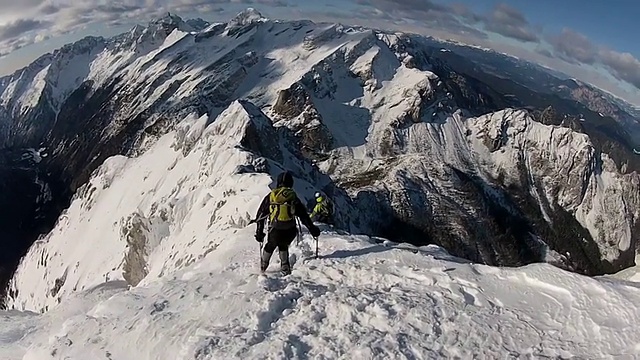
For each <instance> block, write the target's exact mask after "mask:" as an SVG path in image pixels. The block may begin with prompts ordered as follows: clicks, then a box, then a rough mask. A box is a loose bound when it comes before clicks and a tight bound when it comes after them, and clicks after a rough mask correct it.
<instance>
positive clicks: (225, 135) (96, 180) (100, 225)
mask: <svg viewBox="0 0 640 360" xmlns="http://www.w3.org/2000/svg"><path fill="white" fill-rule="evenodd" d="M210 122H212V123H211V125H209V126H208V127H206V125H207V124H208V123H210ZM256 133H260V134H262V135H266V134H271V136H269V137H270V138H271V141H272V143H262V141H263V140H262V139H261V138H259V137H256V136H255V134H256ZM279 136H280V135H278V134H277V132H276V129H274V128H273V127H272V125H271V122H270V121H269V120H268V118H266V117H265V116H264V115H263V114H262V113H261V112H260V111H259V110H257V109H256V108H255V107H253V105H251V104H250V103H247V102H235V103H233V104H232V105H231V106H230V107H229V108H228V109H227V110H225V111H224V112H223V113H222V114H220V116H219V117H218V119H217V120H216V121H209V119H208V118H207V117H206V116H204V117H201V118H196V117H195V116H192V117H189V118H187V119H185V120H184V121H183V122H182V123H181V124H180V127H179V128H178V129H176V130H175V131H173V132H171V133H169V134H167V135H165V136H164V137H162V138H161V139H160V140H159V141H158V142H157V143H156V144H155V145H154V146H153V147H152V148H151V149H150V150H149V151H147V152H146V153H145V154H144V155H142V156H140V157H138V158H126V157H123V156H115V157H112V158H110V159H108V160H107V161H105V163H104V164H103V165H102V166H101V167H100V168H99V169H98V170H97V171H96V173H95V174H94V177H93V178H92V179H91V181H90V182H89V183H88V184H87V185H85V186H84V187H83V188H81V189H80V191H79V192H78V194H76V197H75V200H74V201H73V203H72V204H71V206H70V208H69V209H68V210H67V211H65V213H64V214H63V215H62V216H61V217H60V219H59V221H58V223H57V225H56V227H55V228H54V230H53V231H51V232H50V233H49V234H48V235H47V236H46V237H45V238H43V239H42V240H39V241H37V242H36V243H35V244H34V245H33V246H32V248H31V249H30V251H29V253H28V254H27V256H26V257H25V258H24V259H23V261H22V262H21V265H20V267H19V269H18V271H17V273H16V275H15V277H14V279H13V281H12V284H11V289H10V291H9V292H10V295H11V296H10V299H11V300H9V303H8V304H9V306H10V307H12V308H19V309H30V310H34V311H45V310H47V309H48V308H50V307H51V306H53V305H55V304H57V303H59V302H61V301H63V300H65V299H66V298H67V297H68V296H69V295H70V294H71V293H73V292H75V291H80V290H83V289H87V288H90V287H93V286H96V285H98V284H100V283H103V282H105V281H111V280H126V281H127V282H128V283H129V284H131V285H137V284H138V283H140V282H142V283H145V282H147V281H151V280H153V279H155V278H158V277H161V276H163V275H166V274H169V273H171V272H173V271H175V270H176V269H181V268H183V267H185V266H187V265H189V264H192V263H193V262H194V261H196V260H199V259H201V258H203V257H204V256H206V254H208V253H209V252H211V251H213V250H215V248H216V247H217V246H218V245H219V244H220V242H221V241H222V240H223V239H225V238H227V237H229V236H230V234H233V233H234V232H235V231H237V229H240V228H243V227H244V226H245V225H246V224H247V223H248V222H249V220H250V219H251V218H252V216H253V215H254V214H255V211H256V209H257V205H258V204H259V202H260V201H261V197H260V196H259V195H260V194H263V193H265V191H266V189H267V186H268V185H269V184H270V183H271V178H270V177H269V176H268V173H267V174H265V173H262V174H260V173H253V172H254V171H256V168H258V169H261V170H262V171H267V172H268V171H272V172H273V173H272V174H271V175H273V176H275V175H277V173H278V172H279V171H280V170H278V169H279V166H281V165H278V164H273V163H270V161H269V160H266V159H265V158H260V157H259V156H258V155H256V154H257V153H258V152H260V150H264V153H265V154H270V155H271V157H272V158H274V159H281V161H280V163H281V164H286V165H287V168H288V169H291V170H294V171H295V169H296V168H297V167H301V170H300V172H301V173H308V174H312V171H311V170H310V168H305V167H304V162H303V161H301V160H297V159H296V158H295V157H294V155H292V154H290V153H289V152H288V150H287V149H286V147H282V148H281V149H277V148H273V147H274V145H275V146H277V144H278V143H279V142H280V140H279ZM269 152H270V153H269ZM245 172H249V173H250V174H249V175H243V174H244V173H245ZM297 186H298V188H299V190H300V191H303V192H301V195H302V194H306V195H309V194H311V193H312V191H316V190H317V189H315V188H313V187H312V186H311V185H309V184H305V183H304V182H302V181H300V183H299V184H297ZM307 198H309V197H308V196H307ZM203 231H204V233H203ZM88 259H91V260H88Z"/></svg>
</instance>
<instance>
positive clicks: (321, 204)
mask: <svg viewBox="0 0 640 360" xmlns="http://www.w3.org/2000/svg"><path fill="white" fill-rule="evenodd" d="M315 198H316V205H315V206H314V208H313V211H312V212H311V219H312V220H313V221H319V222H322V223H325V224H333V205H332V204H331V203H330V202H329V200H328V199H327V198H326V197H324V196H322V194H320V193H319V192H317V193H316V194H315Z"/></svg>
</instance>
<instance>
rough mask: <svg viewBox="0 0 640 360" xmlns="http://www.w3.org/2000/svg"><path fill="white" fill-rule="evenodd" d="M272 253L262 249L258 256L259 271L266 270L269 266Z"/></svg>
mask: <svg viewBox="0 0 640 360" xmlns="http://www.w3.org/2000/svg"><path fill="white" fill-rule="evenodd" d="M271 255H272V253H269V252H266V251H264V252H263V253H262V256H261V257H260V272H265V271H267V268H268V267H269V260H271Z"/></svg>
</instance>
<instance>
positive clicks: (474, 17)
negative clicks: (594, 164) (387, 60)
mask: <svg viewBox="0 0 640 360" xmlns="http://www.w3.org/2000/svg"><path fill="white" fill-rule="evenodd" d="M249 6H251V7H255V8H257V9H258V10H259V11H260V12H262V13H263V14H264V15H265V16H267V17H270V18H279V19H292V18H298V19H299V18H307V19H312V20H317V21H336V22H341V23H346V24H358V25H365V26H373V27H377V28H386V29H393V30H404V31H411V32H417V33H423V34H427V35H432V36H435V37H439V38H447V39H454V40H457V41H462V42H466V43H469V44H474V45H479V46H483V47H489V48H492V49H495V50H497V51H501V52H505V53H509V54H512V55H515V56H518V57H520V58H524V59H527V60H531V61H534V62H537V63H541V64H543V65H545V66H548V67H551V68H554V69H557V70H560V71H563V72H565V73H567V74H569V75H571V76H574V77H576V78H578V79H581V80H583V81H586V82H590V83H592V84H594V85H596V86H598V87H600V88H602V89H605V90H607V91H610V92H612V93H614V94H616V95H618V96H620V97H622V98H624V99H626V100H628V101H630V102H632V103H634V104H636V105H640V61H639V60H638V59H640V42H638V41H637V40H636V38H637V35H636V34H640V24H638V23H637V22H636V21H637V18H638V17H637V14H640V0H611V1H602V0H503V1H498V0H339V1H338V0H314V1H308V0H109V1H95V2H89V1H81V0H21V1H15V0H0V9H2V11H1V12H0V75H6V74H10V73H12V72H13V71H15V70H16V69H18V68H21V67H23V66H26V65H27V64H28V63H29V62H31V61H33V59H35V58H36V57H38V56H40V55H41V54H43V53H45V52H49V51H51V50H53V49H55V48H58V47H60V46H61V45H64V44H65V43H67V42H71V41H74V40H77V39H79V38H81V37H82V36H85V35H103V36H111V35H114V34H117V33H120V32H123V31H126V30H127V29H128V28H130V27H131V26H133V25H134V24H136V23H138V24H144V23H146V22H148V21H149V20H151V19H152V18H154V17H158V16H161V15H162V13H164V12H166V11H172V12H175V13H177V14H179V15H180V16H182V17H186V18H189V17H196V14H197V16H199V17H202V18H203V19H205V20H208V21H225V20H228V19H229V18H231V17H232V16H233V15H234V14H235V13H237V12H238V11H240V10H242V9H244V8H246V7H249Z"/></svg>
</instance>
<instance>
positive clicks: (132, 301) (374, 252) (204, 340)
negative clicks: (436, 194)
mask: <svg viewBox="0 0 640 360" xmlns="http://www.w3.org/2000/svg"><path fill="white" fill-rule="evenodd" d="M237 180H239V181H240V182H245V183H249V182H253V184H254V186H253V187H252V188H253V189H254V190H250V192H251V194H247V195H254V197H257V196H258V195H260V194H261V193H262V192H264V191H266V190H267V187H266V186H265V185H264V182H262V181H263V179H256V178H255V177H253V176H252V175H249V174H246V175H240V176H239V177H238V179H237ZM261 182H262V185H260V183H261ZM193 206H197V202H193ZM252 232H253V229H252V228H245V229H236V230H234V231H232V232H229V233H228V236H227V237H226V238H225V239H221V240H220V241H219V245H218V246H217V248H216V249H215V250H213V251H211V252H210V253H209V254H207V255H206V256H205V257H204V258H202V259H200V260H198V261H196V262H195V263H193V264H191V265H190V266H188V267H185V268H184V269H181V270H179V271H176V272H174V273H172V274H171V275H166V276H164V277H163V278H161V279H156V280H154V281H153V282H150V283H148V284H145V285H143V286H138V287H136V288H134V289H131V290H127V289H126V284H125V283H123V282H119V281H114V280H112V281H110V282H106V283H104V284H101V285H98V286H96V287H94V288H91V289H88V290H87V291H84V292H81V293H78V294H76V295H74V296H73V297H71V298H69V299H67V300H65V301H64V302H63V303H62V304H61V305H60V306H57V307H54V308H52V309H51V311H49V312H48V313H46V314H44V315H36V314H30V313H18V312H10V313H4V314H3V317H2V320H0V321H2V332H1V333H0V344H1V345H0V357H2V358H3V359H24V360H31V359H39V360H43V359H63V358H64V359H89V358H90V359H167V360H168V359H172V360H173V359H222V358H224V359H282V358H289V359H305V358H329V359H402V358H416V359H427V358H428V359H434V358H477V359H496V358H562V359H568V358H572V357H575V358H581V359H584V358H590V359H594V358H597V359H608V358H634V357H637V356H639V355H640V346H639V344H640V332H638V323H639V321H640V309H639V308H638V305H637V304H638V302H639V301H640V289H639V288H638V287H637V284H633V283H620V282H617V281H615V280H606V279H600V280H599V279H592V278H587V277H584V276H580V275H575V274H571V273H568V272H565V271H563V270H560V269H558V268H555V267H552V266H550V265H546V264H539V265H530V266H527V267H524V268H521V269H499V268H494V267H489V266H484V265H472V264H466V263H464V262H460V261H458V260H456V259H455V258H451V257H449V256H448V255H446V253H445V252H444V251H442V250H441V249H439V248H437V247H435V246H430V247H423V248H419V249H418V248H411V247H406V246H405V247H400V246H394V245H393V244H391V243H388V244H387V245H386V246H384V245H382V244H379V243H375V242H374V241H373V240H372V239H369V238H367V237H362V236H351V235H339V234H336V233H334V232H331V231H325V232H324V233H323V235H322V236H321V238H320V254H321V256H320V258H319V259H314V257H313V252H314V244H313V240H312V239H311V238H310V236H309V235H308V234H306V232H305V235H304V237H303V240H302V243H301V244H300V245H299V246H293V247H292V257H294V258H295V259H296V262H295V265H294V270H293V273H292V275H291V276H290V277H289V278H287V279H282V278H280V276H279V275H273V276H271V275H269V276H268V277H267V278H261V277H259V276H258V275H256V272H257V263H256V259H257V255H258V247H257V243H256V242H255V241H254V240H253V239H252ZM198 235H200V236H201V237H207V236H210V235H211V234H210V233H209V232H208V231H207V229H206V228H205V227H201V228H200V230H199V234H198ZM192 250H196V251H194V252H192V255H193V256H197V255H199V251H197V247H194V248H192ZM188 251H190V250H186V252H188ZM165 255H167V256H168V255H169V253H168V252H167V253H166V254H165ZM272 266H273V268H274V270H276V269H277V262H276V263H274V264H273V265H272Z"/></svg>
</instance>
